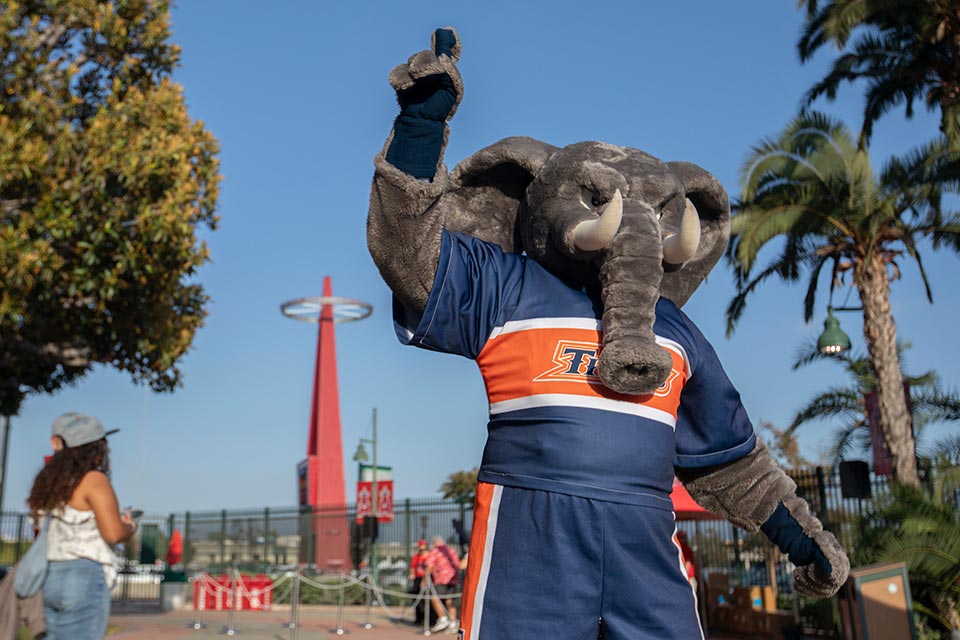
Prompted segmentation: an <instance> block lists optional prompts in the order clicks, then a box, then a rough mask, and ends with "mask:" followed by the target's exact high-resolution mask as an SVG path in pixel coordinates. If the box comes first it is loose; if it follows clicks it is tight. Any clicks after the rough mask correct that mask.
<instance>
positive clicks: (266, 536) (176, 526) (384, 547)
mask: <svg viewBox="0 0 960 640" xmlns="http://www.w3.org/2000/svg"><path fill="white" fill-rule="evenodd" d="M790 475H791V476H792V477H793V478H794V480H795V482H796V483H797V487H798V493H799V495H801V496H802V497H803V498H805V499H806V500H807V501H808V502H809V504H810V507H811V509H812V511H813V512H814V513H815V514H817V515H818V516H819V517H820V519H821V520H822V521H823V522H824V525H825V527H826V528H827V529H829V530H830V531H832V532H833V533H834V534H835V535H836V536H837V537H838V539H839V540H840V541H841V543H842V544H844V546H846V547H847V548H848V551H850V550H852V545H854V544H856V540H857V537H858V536H857V531H856V527H857V526H858V523H859V516H860V515H861V513H862V508H863V500H862V499H857V498H844V497H843V491H842V490H841V484H840V480H839V477H838V475H837V474H836V473H831V472H830V471H829V470H827V469H824V468H813V469H808V470H796V471H793V472H790ZM887 490H888V485H887V482H886V479H885V478H877V477H871V479H870V491H871V492H872V494H873V495H874V496H876V495H879V494H882V493H884V492H886V491H887ZM355 516H356V510H355V506H353V505H347V506H344V507H343V508H341V509H333V510H325V511H323V512H314V511H311V510H309V509H307V510H303V509H300V508H296V507H292V508H291V507H286V508H264V509H249V510H221V511H190V512H179V513H170V514H166V515H157V514H151V515H145V516H144V517H143V518H142V519H141V521H140V530H139V533H138V535H137V537H136V538H135V539H134V540H133V541H131V542H130V543H129V544H128V545H127V546H126V548H125V549H124V552H123V556H124V558H125V567H124V573H123V574H122V575H121V580H120V582H118V587H117V588H115V590H114V591H115V592H114V598H115V601H118V602H130V601H139V600H149V599H151V598H154V597H159V596H158V595H157V594H158V593H159V586H158V585H159V580H158V579H157V577H156V574H157V573H159V571H160V568H162V565H163V560H164V559H165V557H166V552H167V547H168V543H169V541H170V537H171V536H172V535H173V533H174V532H175V531H176V532H179V535H180V536H181V539H182V559H181V564H182V567H183V569H184V570H185V571H187V572H191V573H193V572H206V573H220V572H225V571H227V570H228V569H230V568H236V569H239V570H240V571H247V572H255V573H273V572H276V571H282V570H285V569H289V568H292V567H293V566H296V565H304V564H306V565H308V566H309V565H310V564H311V563H312V559H313V558H314V557H315V556H314V552H313V551H314V549H313V546H314V545H315V544H317V541H316V536H315V534H314V533H313V532H316V531H318V530H321V529H322V528H323V527H322V526H321V523H322V522H324V521H327V520H329V521H339V522H345V523H348V525H349V526H348V534H349V539H350V542H349V544H350V555H351V559H350V566H353V567H356V566H358V565H360V564H361V563H369V562H370V561H371V560H372V559H373V558H374V553H375V558H376V563H377V568H378V570H379V571H378V575H379V579H380V581H381V584H384V585H388V586H398V587H400V586H404V584H403V583H404V582H405V580H406V573H407V566H408V562H409V558H410V556H411V554H412V553H413V551H414V549H415V547H416V542H417V540H418V539H421V538H424V539H428V540H429V539H430V538H432V537H433V536H435V535H440V536H442V537H443V538H444V539H446V540H447V541H448V543H452V544H455V545H459V546H460V547H461V551H463V550H464V548H465V545H466V544H467V543H468V540H469V532H470V530H471V529H472V520H473V512H472V504H470V503H460V502H454V501H449V500H441V499H406V500H400V501H398V502H397V503H396V504H395V514H394V518H393V521H392V522H390V523H382V524H380V525H379V527H378V536H377V541H376V548H375V551H374V549H373V548H372V547H371V545H370V544H369V542H370V540H369V539H368V535H367V534H368V533H369V531H366V532H365V531H364V529H363V528H362V527H359V526H355V525H353V523H355V522H356V518H355ZM678 528H679V529H681V530H683V531H685V532H686V534H687V538H688V541H689V543H690V545H691V546H692V547H693V549H694V552H695V555H696V562H697V565H698V571H697V573H698V580H699V584H700V590H701V596H702V597H701V601H702V602H703V606H705V607H710V606H711V604H714V603H711V602H710V598H711V597H712V596H711V594H710V593H708V592H707V590H706V585H707V584H708V583H709V584H710V585H717V584H725V585H729V586H730V587H734V586H747V585H760V586H772V587H773V588H774V589H775V591H776V593H777V594H778V596H779V600H780V602H781V608H791V607H793V608H794V609H795V610H797V611H798V612H799V614H800V616H801V618H803V620H804V623H805V626H807V627H810V628H815V629H821V630H829V629H831V628H832V627H833V626H834V620H835V617H836V616H835V613H834V610H833V608H832V605H831V604H830V603H829V601H828V602H826V603H822V602H821V603H815V602H814V601H810V602H806V601H803V600H799V599H797V598H796V597H794V596H793V595H792V594H791V587H790V579H789V572H790V570H791V569H792V567H791V566H790V564H789V562H788V561H787V559H786V558H785V557H784V556H783V555H782V554H780V552H779V551H778V550H777V549H775V548H774V547H772V545H771V544H770V543H769V541H767V539H766V538H765V537H764V536H763V535H762V534H748V533H746V532H744V531H742V530H740V529H737V528H736V527H733V526H732V525H730V524H729V523H728V522H726V521H722V520H696V521H686V522H680V523H678ZM33 534H34V530H33V525H32V523H31V521H30V519H29V518H28V517H27V515H26V514H23V513H4V514H0V566H9V565H12V564H13V563H15V562H16V561H17V560H18V559H19V558H20V557H21V556H22V555H23V554H24V553H25V552H26V550H27V549H28V548H29V545H30V543H31V541H32V540H33ZM347 568H349V567H347ZM314 569H316V570H318V571H320V572H322V571H323V569H324V568H323V567H314Z"/></svg>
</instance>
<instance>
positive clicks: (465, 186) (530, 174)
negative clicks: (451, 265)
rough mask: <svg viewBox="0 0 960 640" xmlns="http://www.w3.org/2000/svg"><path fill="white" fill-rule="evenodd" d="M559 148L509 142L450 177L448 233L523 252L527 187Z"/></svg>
mask: <svg viewBox="0 0 960 640" xmlns="http://www.w3.org/2000/svg"><path fill="white" fill-rule="evenodd" d="M555 151H557V147H554V146H552V145H549V144H547V143H545V142H540V141H539V140H534V139H533V138H526V137H514V138H504V139H503V140H500V141H499V142H495V143H494V144H492V145H490V146H489V147H485V148H483V149H481V150H480V151H477V152H476V153H474V154H473V155H472V156H470V157H468V158H466V159H465V160H463V161H462V162H461V163H460V164H458V165H457V166H456V167H455V168H454V170H453V172H452V173H451V174H450V179H449V181H448V182H447V189H446V192H445V193H444V194H443V197H442V198H441V206H442V207H443V208H444V227H446V229H447V230H449V231H458V232H461V233H466V234H468V235H471V236H473V237H475V238H479V239H481V240H485V241H487V242H493V243H496V244H498V245H500V248H502V249H503V250H504V251H506V252H511V253H520V252H521V251H522V250H523V247H522V245H521V242H520V234H519V231H518V228H517V212H518V210H519V206H520V202H521V201H522V200H523V197H524V194H525V193H526V189H527V186H528V185H529V184H530V183H531V182H532V181H533V179H534V178H535V177H536V175H537V173H539V171H540V168H541V167H542V166H543V165H544V163H546V161H547V159H548V158H549V157H550V156H551V155H553V153H554V152H555Z"/></svg>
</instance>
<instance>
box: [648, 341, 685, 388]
mask: <svg viewBox="0 0 960 640" xmlns="http://www.w3.org/2000/svg"><path fill="white" fill-rule="evenodd" d="M654 337H655V338H656V340H657V344H658V345H660V346H661V347H664V348H666V349H670V350H671V351H674V352H676V354H677V355H678V356H680V359H681V360H683V372H684V373H685V374H687V379H688V380H689V379H690V358H688V357H687V350H686V349H684V348H683V346H681V345H680V343H679V342H674V341H673V340H671V339H670V338H664V337H663V336H654Z"/></svg>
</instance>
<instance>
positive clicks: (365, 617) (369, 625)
mask: <svg viewBox="0 0 960 640" xmlns="http://www.w3.org/2000/svg"><path fill="white" fill-rule="evenodd" d="M366 582H367V590H366V591H367V606H366V610H365V611H364V614H363V628H364V629H373V623H372V622H370V604H371V603H370V600H371V599H372V598H373V590H374V589H375V588H376V587H375V586H374V585H373V580H372V579H371V578H370V574H369V573H368V574H367V575H366Z"/></svg>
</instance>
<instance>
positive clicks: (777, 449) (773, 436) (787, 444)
mask: <svg viewBox="0 0 960 640" xmlns="http://www.w3.org/2000/svg"><path fill="white" fill-rule="evenodd" d="M757 426H758V427H759V430H760V432H761V433H763V432H765V433H768V434H769V435H768V436H767V437H766V438H764V442H765V444H766V445H767V449H769V450H770V453H771V454H772V455H773V457H774V458H775V459H776V460H777V461H778V462H780V463H781V464H783V465H785V466H786V467H787V468H788V469H803V468H806V467H812V466H814V464H813V462H811V461H810V460H808V459H807V458H805V457H804V456H803V454H801V453H800V443H799V442H798V441H797V434H796V433H794V430H793V429H790V428H786V429H782V428H780V427H778V426H777V425H775V424H773V423H772V422H767V421H766V420H760V421H759V423H758V425H757Z"/></svg>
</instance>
